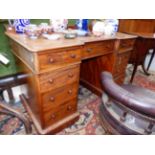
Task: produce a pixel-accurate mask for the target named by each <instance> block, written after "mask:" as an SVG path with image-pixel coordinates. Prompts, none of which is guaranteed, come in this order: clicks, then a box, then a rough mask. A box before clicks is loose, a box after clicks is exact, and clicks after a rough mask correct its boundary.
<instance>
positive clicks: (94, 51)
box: [82, 40, 114, 59]
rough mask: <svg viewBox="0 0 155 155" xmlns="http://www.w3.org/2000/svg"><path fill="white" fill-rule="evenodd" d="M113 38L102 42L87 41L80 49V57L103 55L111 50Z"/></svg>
mask: <svg viewBox="0 0 155 155" xmlns="http://www.w3.org/2000/svg"><path fill="white" fill-rule="evenodd" d="M113 49H114V40H108V41H104V42H96V43H88V44H86V45H85V46H84V50H83V51H82V59H86V58H91V57H95V56H100V55H104V54H107V53H110V52H113Z"/></svg>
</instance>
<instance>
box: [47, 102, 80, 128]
mask: <svg viewBox="0 0 155 155" xmlns="http://www.w3.org/2000/svg"><path fill="white" fill-rule="evenodd" d="M76 111H77V99H73V100H70V101H68V102H66V103H64V104H63V105H61V106H60V107H59V108H54V109H52V110H51V111H49V112H47V113H44V124H45V127H47V126H50V125H52V124H54V123H56V122H58V121H60V120H62V119H64V118H65V117H67V116H69V115H71V114H73V113H75V112H76Z"/></svg>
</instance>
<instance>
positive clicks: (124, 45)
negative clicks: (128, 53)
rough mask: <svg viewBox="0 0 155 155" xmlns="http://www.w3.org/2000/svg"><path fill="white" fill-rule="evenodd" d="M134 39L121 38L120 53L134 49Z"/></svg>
mask: <svg viewBox="0 0 155 155" xmlns="http://www.w3.org/2000/svg"><path fill="white" fill-rule="evenodd" d="M134 42H135V40H134V39H125V40H121V42H120V47H119V53H122V52H124V51H125V50H130V49H131V50H132V49H133V47H134Z"/></svg>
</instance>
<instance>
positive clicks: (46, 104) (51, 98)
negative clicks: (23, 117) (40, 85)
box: [42, 82, 78, 112]
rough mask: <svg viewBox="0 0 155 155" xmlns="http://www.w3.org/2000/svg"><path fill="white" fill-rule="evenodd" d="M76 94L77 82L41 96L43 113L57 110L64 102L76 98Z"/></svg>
mask: <svg viewBox="0 0 155 155" xmlns="http://www.w3.org/2000/svg"><path fill="white" fill-rule="evenodd" d="M77 94H78V82H75V83H73V84H70V85H66V86H64V87H61V88H57V89H55V90H53V91H50V92H48V93H45V94H43V95H42V102H43V111H44V112H47V111H50V110H52V109H53V108H56V107H57V108H59V106H60V105H62V104H63V103H64V102H66V101H69V100H71V99H73V98H76V97H77Z"/></svg>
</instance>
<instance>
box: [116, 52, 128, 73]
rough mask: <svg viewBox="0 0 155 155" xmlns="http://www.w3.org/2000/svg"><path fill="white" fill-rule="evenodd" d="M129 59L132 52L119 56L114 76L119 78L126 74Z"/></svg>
mask: <svg viewBox="0 0 155 155" xmlns="http://www.w3.org/2000/svg"><path fill="white" fill-rule="evenodd" d="M129 57H130V52H127V53H123V54H118V56H117V59H116V64H115V68H114V76H118V75H120V74H122V73H124V72H125V69H126V67H127V64H128V61H129Z"/></svg>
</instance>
